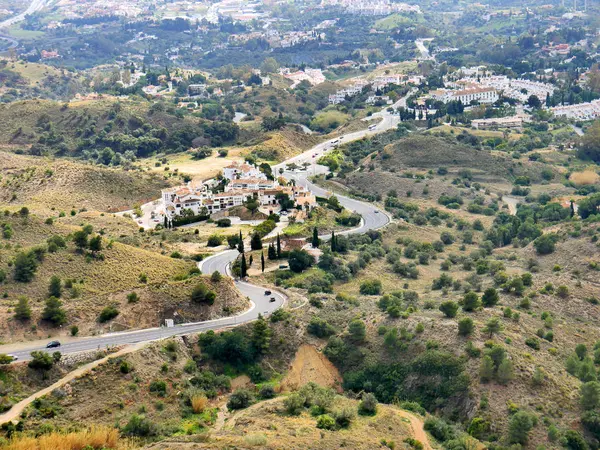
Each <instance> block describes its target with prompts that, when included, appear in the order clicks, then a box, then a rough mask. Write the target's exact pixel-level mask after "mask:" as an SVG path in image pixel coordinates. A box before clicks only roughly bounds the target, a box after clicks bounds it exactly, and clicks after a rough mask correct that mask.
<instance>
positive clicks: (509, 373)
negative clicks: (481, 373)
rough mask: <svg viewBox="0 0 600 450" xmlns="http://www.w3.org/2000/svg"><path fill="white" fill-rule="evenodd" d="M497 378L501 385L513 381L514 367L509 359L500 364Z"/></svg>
mask: <svg viewBox="0 0 600 450" xmlns="http://www.w3.org/2000/svg"><path fill="white" fill-rule="evenodd" d="M496 376H497V378H498V382H499V383H500V384H508V382H509V381H510V380H512V379H513V365H512V362H511V361H510V360H509V359H505V360H504V361H502V362H501V363H500V365H499V366H498V372H497V374H496Z"/></svg>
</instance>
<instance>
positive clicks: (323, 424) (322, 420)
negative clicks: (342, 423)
mask: <svg viewBox="0 0 600 450" xmlns="http://www.w3.org/2000/svg"><path fill="white" fill-rule="evenodd" d="M335 427H336V422H335V419H334V418H333V417H331V416H330V415H329V414H323V415H320V416H319V417H317V428H319V429H321V430H335Z"/></svg>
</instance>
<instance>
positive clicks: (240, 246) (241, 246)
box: [238, 230, 244, 253]
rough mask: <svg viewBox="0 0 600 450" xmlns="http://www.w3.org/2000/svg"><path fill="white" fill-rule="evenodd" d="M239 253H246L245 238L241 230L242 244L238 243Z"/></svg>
mask: <svg viewBox="0 0 600 450" xmlns="http://www.w3.org/2000/svg"><path fill="white" fill-rule="evenodd" d="M238 252H240V253H244V238H243V237H242V231H241V230H240V242H238Z"/></svg>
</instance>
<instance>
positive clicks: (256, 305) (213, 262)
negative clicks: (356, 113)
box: [0, 111, 399, 361]
mask: <svg viewBox="0 0 600 450" xmlns="http://www.w3.org/2000/svg"><path fill="white" fill-rule="evenodd" d="M377 118H380V119H381V120H380V122H379V123H378V124H377V125H376V127H374V129H371V130H368V129H367V130H361V131H357V132H354V133H349V134H348V135H345V136H343V137H341V138H337V139H332V140H330V141H327V142H324V143H321V144H318V145H317V146H315V147H313V148H312V149H310V150H308V151H306V152H304V153H302V154H301V155H298V156H297V157H295V158H292V159H290V160H288V161H286V162H284V163H282V164H280V165H278V166H276V169H277V170H279V168H283V169H284V171H285V167H286V166H287V165H288V164H290V163H291V162H295V163H296V164H298V165H299V164H302V163H303V162H305V161H306V162H308V163H311V164H312V168H310V169H309V170H308V171H306V170H305V171H294V172H290V171H286V172H285V175H286V176H287V177H288V178H289V179H295V180H296V183H297V184H299V185H303V186H305V187H308V188H309V189H310V190H311V191H313V192H314V193H315V194H316V195H317V196H323V197H325V196H328V195H329V193H328V192H327V191H326V190H325V189H323V188H321V187H319V186H317V185H315V184H313V183H311V182H310V181H309V180H308V177H309V175H311V174H313V173H325V172H326V171H327V168H326V167H323V166H320V165H318V164H316V160H317V159H318V158H319V157H320V156H321V155H323V154H325V153H327V152H328V151H331V150H333V149H334V148H335V147H334V143H333V142H334V141H338V143H347V142H351V141H353V140H358V139H362V138H363V137H365V136H368V135H372V134H376V133H380V132H383V131H387V130H389V129H392V128H394V127H396V126H397V125H398V123H399V119H398V117H397V116H395V115H392V114H389V113H387V112H386V111H382V112H381V113H379V114H378V117H377ZM337 197H338V199H339V201H340V203H341V204H342V206H344V207H345V208H347V209H349V210H352V211H355V212H357V213H359V214H360V215H361V216H362V217H363V220H362V221H361V225H360V226H359V227H357V228H355V229H352V230H348V231H346V232H344V233H343V234H359V233H364V232H366V231H368V230H375V229H379V228H382V227H384V226H385V225H387V224H388V223H389V222H390V218H389V216H388V215H387V213H385V212H384V211H382V210H379V209H378V208H376V207H374V206H373V205H371V204H368V203H364V202H361V201H358V200H354V199H351V198H348V197H345V196H342V195H337ZM324 238H325V239H327V237H326V236H325V237H324ZM237 256H238V251H237V250H226V251H223V252H221V253H218V254H216V255H213V256H211V257H209V258H207V259H206V260H204V261H202V262H200V263H199V265H198V266H199V268H200V270H201V271H202V273H204V274H211V273H213V272H215V271H218V272H220V273H221V274H223V275H227V276H229V275H230V273H229V265H230V264H231V263H232V262H233V261H235V259H236V258H237ZM235 285H236V287H237V289H238V290H239V291H240V292H241V293H242V295H244V296H246V297H247V298H248V299H249V300H250V302H251V304H252V307H251V308H250V309H249V310H247V311H245V312H244V313H242V314H239V315H237V316H234V317H226V318H222V319H217V320H211V321H205V322H196V323H189V324H183V325H176V326H174V327H170V328H167V327H160V328H148V329H144V330H138V331H128V332H121V333H111V334H103V335H101V336H92V337H81V338H79V337H62V338H60V341H61V343H62V345H61V347H59V348H51V349H46V344H47V343H48V342H49V341H51V340H53V339H46V340H43V341H35V342H27V343H16V344H9V345H3V346H0V353H8V354H11V355H14V356H16V357H18V360H19V361H26V360H29V359H31V356H30V353H31V352H32V351H34V350H42V351H48V352H55V351H60V352H61V353H63V354H69V353H78V352H84V351H90V350H100V349H105V348H107V347H112V346H121V345H127V344H136V343H139V342H151V341H156V340H160V339H164V338H168V337H172V336H181V335H186V334H194V333H200V332H203V331H208V330H216V329H222V328H225V327H231V326H237V325H240V324H242V323H246V322H250V321H253V320H255V319H256V318H257V317H258V315H259V314H263V315H269V314H271V313H272V312H273V311H275V310H276V309H278V308H279V307H281V306H282V305H283V304H284V303H285V296H284V295H283V294H281V293H279V292H276V291H273V293H272V294H271V295H268V296H266V295H264V292H265V290H264V288H262V287H260V286H255V285H252V284H250V283H246V282H242V281H235ZM271 297H274V298H275V301H274V302H271ZM54 339H56V338H54Z"/></svg>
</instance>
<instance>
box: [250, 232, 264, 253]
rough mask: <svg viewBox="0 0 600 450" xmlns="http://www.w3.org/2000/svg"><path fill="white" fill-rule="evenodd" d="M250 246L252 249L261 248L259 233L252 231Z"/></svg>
mask: <svg viewBox="0 0 600 450" xmlns="http://www.w3.org/2000/svg"><path fill="white" fill-rule="evenodd" d="M250 248H251V249H252V250H260V249H262V248H263V246H262V239H261V238H260V234H258V233H254V234H253V235H252V240H251V241H250Z"/></svg>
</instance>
